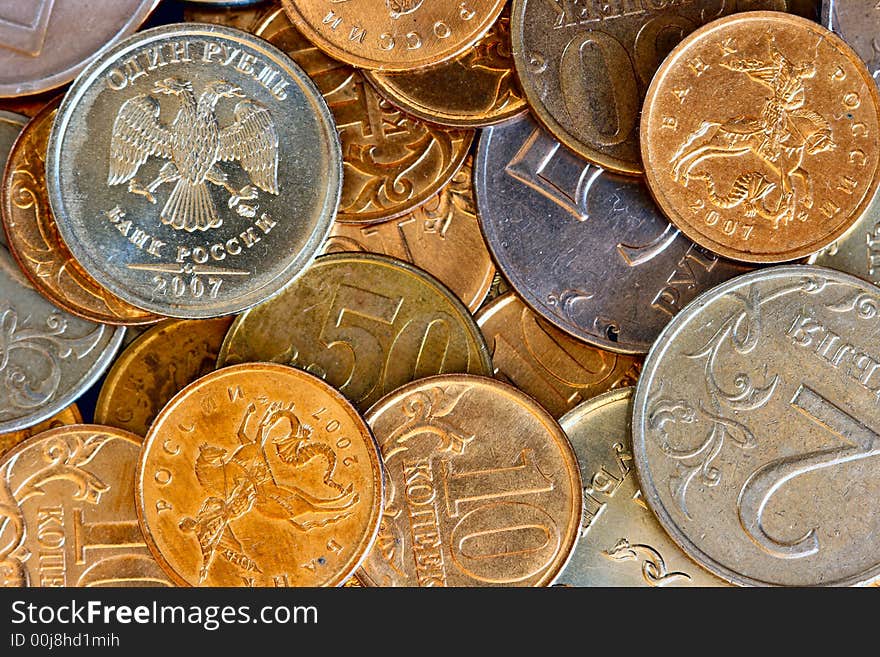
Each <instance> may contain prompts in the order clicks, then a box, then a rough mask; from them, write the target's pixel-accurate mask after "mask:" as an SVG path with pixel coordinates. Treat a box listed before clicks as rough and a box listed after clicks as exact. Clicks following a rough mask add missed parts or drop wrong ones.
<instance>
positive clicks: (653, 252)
mask: <svg viewBox="0 0 880 657" xmlns="http://www.w3.org/2000/svg"><path fill="white" fill-rule="evenodd" d="M474 182H475V189H476V201H477V207H478V209H479V215H478V216H479V218H480V225H481V226H482V229H483V233H484V235H485V237H486V242H487V243H488V245H489V249H490V250H491V252H492V255H493V256H494V258H495V262H496V263H497V264H498V266H499V268H500V269H501V271H502V273H503V274H504V276H505V277H506V278H507V280H508V281H509V282H510V285H511V286H512V287H513V289H514V291H515V292H516V293H517V294H518V295H519V296H520V297H521V298H522V299H523V300H524V301H525V302H526V303H527V304H528V305H529V306H530V307H531V308H532V309H533V310H535V311H536V312H537V313H538V314H540V315H541V316H543V317H545V318H546V319H547V320H548V321H550V322H552V323H553V324H555V325H556V326H558V327H559V328H560V329H562V330H563V331H565V332H567V333H569V334H571V335H573V336H574V337H576V338H579V339H581V340H584V341H585V342H588V343H590V344H593V345H597V346H599V347H604V348H606V349H610V350H612V351H617V352H621V353H644V352H646V351H648V349H649V348H650V347H651V345H652V344H653V342H654V339H655V338H656V337H657V334H658V333H660V331H661V330H662V329H663V327H664V326H665V325H666V324H667V322H668V321H669V320H670V319H671V318H672V317H673V316H674V315H675V314H676V313H677V312H678V311H679V310H680V309H681V308H682V307H684V305H685V304H687V303H688V302H689V301H690V300H691V299H693V298H694V297H695V296H696V295H697V294H699V293H700V292H702V291H703V290H706V289H709V288H710V287H712V286H713V285H716V284H718V283H720V282H721V281H724V280H727V279H729V278H731V277H733V276H736V275H738V274H741V273H743V272H745V271H748V269H747V268H746V267H745V266H744V265H740V264H737V263H734V262H731V261H728V260H724V259H722V258H719V257H718V256H716V255H714V254H712V253H710V252H708V251H705V250H704V249H702V248H700V247H699V246H697V245H695V244H693V243H692V242H691V241H690V240H688V239H686V238H685V237H684V236H683V235H681V234H680V233H679V231H678V230H677V229H675V228H674V227H673V226H671V225H670V224H669V222H667V221H666V219H665V218H664V217H663V216H662V214H661V213H660V210H659V209H658V208H657V206H656V205H655V203H654V201H653V200H652V199H651V196H650V194H649V193H648V190H647V188H646V187H645V186H644V184H643V183H642V182H640V181H639V180H637V179H634V178H630V177H625V176H618V175H614V174H611V173H608V172H606V171H604V170H602V169H600V168H599V167H596V166H594V165H591V164H588V163H587V162H586V161H585V160H582V159H580V158H579V157H577V156H576V155H574V154H572V153H570V152H569V151H568V150H566V149H565V148H563V147H562V146H561V145H560V144H559V142H557V141H556V140H555V139H554V138H553V137H551V136H550V135H549V133H547V132H545V131H544V130H543V129H541V128H540V127H538V125H537V124H536V123H535V122H534V121H532V120H531V119H528V118H526V119H522V120H519V121H516V122H513V123H507V124H505V125H502V126H496V127H493V128H487V129H486V130H485V131H484V132H483V136H482V138H481V139H480V144H479V148H478V150H477V161H476V166H475V171H474Z"/></svg>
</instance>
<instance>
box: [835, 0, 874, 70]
mask: <svg viewBox="0 0 880 657" xmlns="http://www.w3.org/2000/svg"><path fill="white" fill-rule="evenodd" d="M822 25H824V26H825V27H827V28H828V29H829V30H832V31H834V32H836V33H837V34H838V35H840V36H841V37H842V38H843V40H844V41H846V42H847V43H848V44H849V45H851V46H852V47H853V49H854V50H855V51H856V53H857V54H858V55H859V57H861V58H862V59H863V60H865V64H866V65H867V66H868V70H869V71H870V72H871V75H873V76H874V81H875V82H876V81H878V79H880V42H878V41H877V31H878V30H880V4H878V3H877V2H876V0H822Z"/></svg>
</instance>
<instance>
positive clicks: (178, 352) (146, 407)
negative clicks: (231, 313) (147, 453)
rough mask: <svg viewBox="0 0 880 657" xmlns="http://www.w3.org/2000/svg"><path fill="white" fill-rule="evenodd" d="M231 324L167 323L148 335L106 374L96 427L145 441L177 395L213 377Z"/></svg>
mask: <svg viewBox="0 0 880 657" xmlns="http://www.w3.org/2000/svg"><path fill="white" fill-rule="evenodd" d="M232 320H233V318H232V317H221V318H218V319H201V320H192V319H179V320H167V321H165V322H162V323H161V324H159V325H158V326H155V327H153V328H152V329H151V330H149V331H147V332H146V333H145V334H144V335H142V336H141V337H139V338H138V339H137V340H136V341H135V342H133V343H132V344H131V346H129V347H128V348H127V349H126V350H125V351H124V352H122V355H120V356H119V358H117V359H116V362H115V363H113V367H111V368H110V371H109V372H108V373H107V377H106V378H105V379H104V384H103V385H102V386H101V393H100V394H99V395H98V402H97V405H96V406H95V422H97V423H99V424H107V425H110V426H112V427H119V428H121V429H126V430H127V431H131V432H132V433H133V434H136V435H138V436H146V435H147V431H148V430H149V428H150V425H151V424H152V423H153V420H154V419H155V418H156V416H157V415H158V414H159V411H161V410H162V407H163V406H165V404H167V403H168V401H170V400H171V398H172V397H173V396H174V395H176V394H177V393H178V392H180V391H181V390H183V389H184V388H185V387H186V386H187V385H189V384H190V383H192V382H193V381H195V380H196V379H198V378H199V377H201V376H204V375H205V374H208V373H210V372H213V371H214V369H215V368H216V365H217V354H218V353H219V352H220V345H221V344H223V338H224V337H225V336H226V331H228V330H229V327H230V325H231V324H232Z"/></svg>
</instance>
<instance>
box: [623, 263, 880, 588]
mask: <svg viewBox="0 0 880 657" xmlns="http://www.w3.org/2000/svg"><path fill="white" fill-rule="evenodd" d="M811 276H812V277H815V276H819V277H822V278H833V279H837V280H840V281H843V282H846V283H850V284H852V285H854V286H856V287H858V288H866V287H867V288H871V287H874V286H872V285H871V283H868V282H866V281H865V280H863V279H861V278H859V277H858V276H853V275H852V274H847V273H845V272H841V271H838V270H836V269H829V268H828V267H820V266H818V265H781V266H778V267H768V268H766V269H759V270H757V271H752V272H748V273H746V274H742V275H740V276H737V277H735V278H732V279H730V280H728V281H725V282H724V283H721V284H720V285H717V286H716V287H714V288H712V289H711V290H707V291H706V292H703V293H702V294H700V295H699V296H698V297H696V298H695V299H694V300H693V301H691V302H690V303H689V304H687V305H686V306H685V307H684V308H683V309H682V310H680V311H679V313H678V314H677V315H676V316H675V317H673V318H672V320H671V321H670V322H669V324H667V325H666V327H665V328H664V329H663V331H662V332H661V333H660V335H659V336H658V337H657V341H656V342H655V343H654V346H653V347H651V351H649V352H648V355H647V357H646V358H645V362H644V365H643V366H642V374H641V376H640V377H639V381H638V383H637V384H636V391H635V396H634V397H633V411H632V426H631V428H630V431H631V434H632V445H633V459H634V462H635V466H636V475H637V477H638V481H639V488H640V490H641V491H642V496H643V498H644V500H645V502H646V503H647V505H648V507H649V508H650V509H651V511H652V512H653V513H654V515H655V516H656V517H657V520H658V521H659V522H660V524H661V525H662V527H663V529H664V530H666V533H667V534H669V536H670V538H672V540H673V541H674V542H675V543H676V545H678V546H679V547H680V548H681V549H682V550H683V551H684V553H685V554H686V555H687V556H688V557H689V558H690V559H691V560H692V561H694V562H696V563H697V564H698V565H699V566H701V567H703V568H705V569H706V570H708V571H709V572H711V573H713V574H715V575H717V576H718V577H721V578H722V579H724V580H726V581H728V582H731V583H732V584H736V585H738V586H781V585H780V584H778V583H775V582H766V581H763V580H760V579H757V578H754V577H750V576H748V575H744V574H742V573H739V572H737V571H736V570H734V569H733V567H731V566H726V565H724V564H722V563H721V562H720V561H717V560H715V559H713V558H712V557H710V556H709V555H708V554H706V552H704V551H703V550H702V549H700V547H699V546H698V545H697V544H696V543H695V542H694V541H692V540H691V539H690V538H688V536H687V534H686V533H685V532H684V531H683V530H682V529H681V528H680V527H679V526H678V525H677V524H676V522H675V521H674V520H673V518H672V514H671V513H670V512H669V511H667V510H666V507H665V505H664V504H663V501H662V500H661V498H660V493H659V492H658V487H657V486H656V485H655V482H654V479H653V477H652V474H651V468H650V464H649V459H648V453H647V446H646V433H645V431H644V430H643V427H644V425H645V422H646V414H647V404H648V396H649V392H650V389H651V387H652V385H653V380H654V377H655V376H656V375H657V369H658V367H659V365H660V363H661V362H662V361H663V358H664V357H665V355H666V352H667V350H668V349H669V347H670V345H671V344H672V343H673V340H674V339H675V337H676V335H677V333H678V332H679V331H681V330H683V329H684V328H686V326H687V324H689V323H690V322H691V320H692V319H693V318H694V317H695V316H696V315H698V314H699V313H700V312H701V311H702V310H703V308H704V307H706V306H709V305H710V304H712V303H714V302H715V301H717V300H718V299H720V298H721V297H723V296H725V295H726V294H727V293H728V292H731V291H733V290H736V289H738V288H742V287H744V286H747V285H751V284H753V283H756V282H760V281H767V280H771V279H774V278H783V279H784V278H793V279H804V278H810V277H811ZM878 295H880V290H878ZM871 571H873V574H872V575H870V576H866V575H865V573H867V572H871ZM860 574H861V575H862V576H859V575H860ZM878 578H880V562H878V563H877V564H876V565H875V566H874V567H873V568H872V569H869V570H868V571H862V573H857V574H856V575H853V576H850V577H847V578H843V579H841V580H838V581H835V582H830V583H829V582H818V581H817V582H812V583H804V584H801V586H809V585H811V584H812V585H814V586H818V585H823V586H857V585H862V584H870V583H872V582H875V581H877V579H878Z"/></svg>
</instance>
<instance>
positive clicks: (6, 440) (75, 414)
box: [0, 404, 82, 456]
mask: <svg viewBox="0 0 880 657" xmlns="http://www.w3.org/2000/svg"><path fill="white" fill-rule="evenodd" d="M67 424H82V415H80V412H79V408H77V406H76V404H71V405H70V406H68V407H67V408H65V409H64V410H62V411H59V412H58V413H56V414H55V415H53V416H52V417H50V418H49V419H48V420H44V421H42V422H40V423H39V424H35V425H34V426H32V427H29V428H27V429H22V430H20V431H10V432H9V433H0V456H3V454H5V453H6V452H8V451H9V450H11V449H12V448H13V447H15V446H16V445H18V444H19V443H22V442H24V441H25V440H27V439H28V438H30V437H31V436H36V435H37V434H38V433H43V432H44V431H48V430H49V429H54V428H56V427H62V426H64V425H67Z"/></svg>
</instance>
